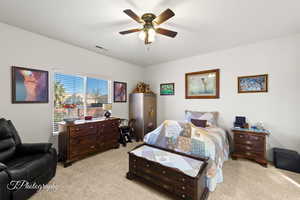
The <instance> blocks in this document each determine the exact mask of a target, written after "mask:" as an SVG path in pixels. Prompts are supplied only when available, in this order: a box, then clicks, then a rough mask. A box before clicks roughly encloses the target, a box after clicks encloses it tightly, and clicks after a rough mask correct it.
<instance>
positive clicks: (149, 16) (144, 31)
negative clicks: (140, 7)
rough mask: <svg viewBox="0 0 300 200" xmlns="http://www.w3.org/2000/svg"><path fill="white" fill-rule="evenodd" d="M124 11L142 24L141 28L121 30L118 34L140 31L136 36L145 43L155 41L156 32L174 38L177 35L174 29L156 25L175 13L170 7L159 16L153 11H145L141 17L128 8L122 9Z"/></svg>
mask: <svg viewBox="0 0 300 200" xmlns="http://www.w3.org/2000/svg"><path fill="white" fill-rule="evenodd" d="M124 13H126V14H127V15H128V16H129V17H131V18H132V19H134V20H135V21H137V22H138V23H140V24H143V28H141V29H139V28H136V29H130V30H127V31H121V32H120V34H122V35H126V34H129V33H135V32H140V33H139V35H138V36H139V38H140V39H141V40H142V41H144V43H145V45H147V44H151V43H153V42H154V41H155V38H156V34H161V35H164V36H167V37H171V38H175V37H176V35H177V32H175V31H171V30H168V29H164V28H160V27H156V26H158V25H160V24H162V23H164V22H165V21H167V20H169V19H170V18H172V17H173V16H174V15H175V13H174V12H173V11H172V10H171V9H167V10H165V11H164V12H162V13H161V14H160V15H159V16H156V15H154V14H153V13H145V14H143V15H142V17H139V16H138V15H137V14H135V13H134V12H133V11H132V10H130V9H127V10H124Z"/></svg>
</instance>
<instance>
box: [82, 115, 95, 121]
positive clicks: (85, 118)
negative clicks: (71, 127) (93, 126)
mask: <svg viewBox="0 0 300 200" xmlns="http://www.w3.org/2000/svg"><path fill="white" fill-rule="evenodd" d="M92 119H93V116H85V117H84V120H87V121H89V120H92Z"/></svg>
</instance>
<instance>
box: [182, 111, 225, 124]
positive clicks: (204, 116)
mask: <svg viewBox="0 0 300 200" xmlns="http://www.w3.org/2000/svg"><path fill="white" fill-rule="evenodd" d="M218 115H219V114H218V112H198V111H189V110H186V111H185V119H186V121H187V122H191V120H192V119H200V120H207V125H209V126H217V125H218Z"/></svg>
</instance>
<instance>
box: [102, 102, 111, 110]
mask: <svg viewBox="0 0 300 200" xmlns="http://www.w3.org/2000/svg"><path fill="white" fill-rule="evenodd" d="M103 110H112V104H111V103H105V104H103Z"/></svg>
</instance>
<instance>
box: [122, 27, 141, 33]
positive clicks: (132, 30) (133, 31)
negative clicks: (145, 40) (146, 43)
mask: <svg viewBox="0 0 300 200" xmlns="http://www.w3.org/2000/svg"><path fill="white" fill-rule="evenodd" d="M140 30H141V29H139V28H135V29H130V30H127V31H121V32H119V33H120V34H122V35H125V34H129V33H135V32H139V31H140Z"/></svg>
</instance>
